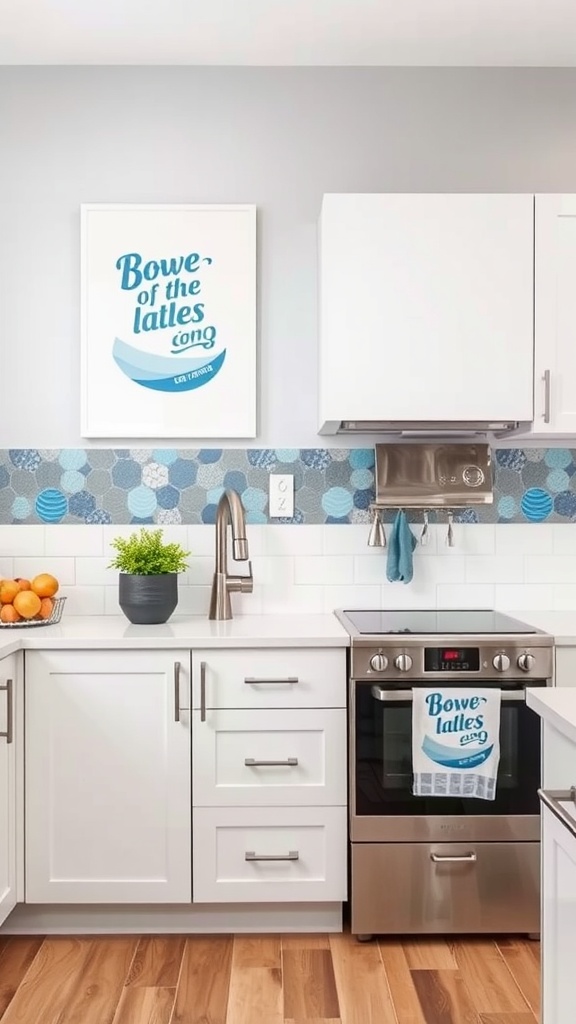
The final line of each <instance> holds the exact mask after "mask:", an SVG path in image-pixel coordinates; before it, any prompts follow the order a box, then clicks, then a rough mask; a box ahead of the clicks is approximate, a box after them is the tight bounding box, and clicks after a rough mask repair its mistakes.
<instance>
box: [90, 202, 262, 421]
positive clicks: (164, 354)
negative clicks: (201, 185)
mask: <svg viewBox="0 0 576 1024" xmlns="http://www.w3.org/2000/svg"><path fill="white" fill-rule="evenodd" d="M81 434H82V436H83V437H86V438H107V437H108V438H112V437H113V438H118V439H122V438H159V439H160V438H174V439H176V438H186V439H189V440H194V439H196V438H198V439H205V438H215V439H225V438H254V437H255V436H256V207H255V206H253V205H245V204H224V205H221V204H218V205H213V204H210V205H197V204H177V205H176V204H160V205H156V204H154V205H150V204H146V205H141V204H101V203H97V204H92V203H90V204H83V205H82V206H81Z"/></svg>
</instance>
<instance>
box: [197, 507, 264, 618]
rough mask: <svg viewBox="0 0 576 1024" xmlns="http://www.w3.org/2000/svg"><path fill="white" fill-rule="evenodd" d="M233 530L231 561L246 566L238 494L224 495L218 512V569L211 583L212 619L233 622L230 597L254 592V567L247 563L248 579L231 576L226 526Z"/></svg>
mask: <svg viewBox="0 0 576 1024" xmlns="http://www.w3.org/2000/svg"><path fill="white" fill-rule="evenodd" d="M229 523H230V526H231V527H232V557H233V558H234V560H235V561H238V562H245V561H246V559H247V558H248V541H247V540H246V520H245V518H244V509H243V507H242V502H241V500H240V496H239V495H238V493H237V492H236V491H232V490H229V491H224V493H223V494H222V496H221V498H220V501H219V502H218V508H217V509H216V565H215V571H214V578H213V580H212V595H211V597H210V612H209V615H208V618H209V619H231V618H232V606H231V604H230V594H231V593H234V592H239V593H241V594H251V593H252V591H253V589H254V579H253V577H252V563H251V562H250V561H249V562H248V575H247V576H229V575H228V556H227V548H226V538H227V526H228V524H229Z"/></svg>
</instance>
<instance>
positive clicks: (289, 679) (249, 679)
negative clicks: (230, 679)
mask: <svg viewBox="0 0 576 1024" xmlns="http://www.w3.org/2000/svg"><path fill="white" fill-rule="evenodd" d="M244 682H245V683H247V684H248V686H252V685H257V686H262V685H268V684H269V683H271V684H273V685H274V686H282V685H285V684H286V683H290V684H291V685H292V684H293V683H297V682H298V676H286V677H285V678H284V679H267V678H264V679H257V678H256V677H255V676H246V677H245V679H244Z"/></svg>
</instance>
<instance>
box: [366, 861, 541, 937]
mask: <svg viewBox="0 0 576 1024" xmlns="http://www.w3.org/2000/svg"><path fill="white" fill-rule="evenodd" d="M392 881H393V884H391V882H392ZM351 900H352V932H353V934H355V935H362V934H364V935H377V934H402V933H404V934H410V933H412V934H414V933H416V934H458V933H466V932H467V933H490V932H493V933H497V932H500V933H502V932H504V933H519V932H523V933H537V932H539V931H540V844H539V843H451V844H448V843H432V844H427V843H353V844H352V892H351Z"/></svg>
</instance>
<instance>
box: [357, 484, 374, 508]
mask: <svg viewBox="0 0 576 1024" xmlns="http://www.w3.org/2000/svg"><path fill="white" fill-rule="evenodd" d="M353 500H354V508H369V507H370V505H371V504H372V502H373V501H374V491H373V490H372V488H368V489H366V490H358V491H354V495H353Z"/></svg>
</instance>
